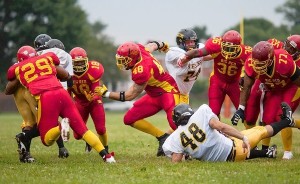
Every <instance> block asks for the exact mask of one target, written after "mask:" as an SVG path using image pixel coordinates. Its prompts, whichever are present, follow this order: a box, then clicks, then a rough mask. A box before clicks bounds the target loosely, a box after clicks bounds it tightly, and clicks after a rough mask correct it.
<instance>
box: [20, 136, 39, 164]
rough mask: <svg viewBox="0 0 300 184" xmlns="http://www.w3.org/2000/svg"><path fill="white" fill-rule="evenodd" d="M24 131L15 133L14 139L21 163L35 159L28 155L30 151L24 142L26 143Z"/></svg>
mask: <svg viewBox="0 0 300 184" xmlns="http://www.w3.org/2000/svg"><path fill="white" fill-rule="evenodd" d="M24 136H25V134H24V132H21V133H19V134H17V135H16V141H17V144H18V153H19V160H20V162H23V163H32V162H34V161H35V159H34V158H33V157H32V156H31V155H30V153H29V152H28V151H27V149H26V146H25V145H26V144H27V145H28V144H29V143H27V142H26V141H25V140H24V139H25V137H24Z"/></svg>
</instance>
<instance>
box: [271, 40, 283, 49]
mask: <svg viewBox="0 0 300 184" xmlns="http://www.w3.org/2000/svg"><path fill="white" fill-rule="evenodd" d="M268 42H269V43H271V44H272V45H273V47H274V49H282V47H283V42H282V41H279V40H277V39H276V38H271V39H269V40H268Z"/></svg>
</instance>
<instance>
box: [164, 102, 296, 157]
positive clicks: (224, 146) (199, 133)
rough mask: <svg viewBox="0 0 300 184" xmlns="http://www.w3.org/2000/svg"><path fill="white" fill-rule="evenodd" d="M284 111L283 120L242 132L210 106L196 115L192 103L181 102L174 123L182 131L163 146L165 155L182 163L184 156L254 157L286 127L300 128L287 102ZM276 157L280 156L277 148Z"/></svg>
mask: <svg viewBox="0 0 300 184" xmlns="http://www.w3.org/2000/svg"><path fill="white" fill-rule="evenodd" d="M281 109H282V116H281V121H279V122H275V123H273V124H271V125H266V126H256V127H253V128H251V129H247V130H244V131H241V132H240V131H238V130H237V129H235V128H233V127H232V126H230V125H227V124H225V123H222V122H220V121H219V119H218V116H217V115H215V114H214V113H213V112H212V110H211V109H210V107H209V106H208V105H206V104H204V105H201V106H200V107H199V109H198V110H197V111H196V112H194V111H193V110H192V108H191V107H190V106H189V105H188V104H184V103H181V104H179V105H177V106H175V108H174V110H173V121H174V123H175V124H176V125H177V126H178V128H177V129H176V130H175V131H174V132H173V133H172V134H171V135H170V136H169V137H168V138H167V140H166V141H165V143H164V144H163V150H164V153H165V155H166V156H168V157H171V159H172V162H180V161H181V160H182V159H183V158H184V155H189V156H190V157H191V158H194V159H198V160H202V161H212V162H214V161H243V160H246V159H250V158H253V157H251V152H250V150H251V149H253V148H254V147H255V146H256V145H257V144H258V143H259V142H260V141H261V140H262V139H264V138H268V137H272V136H274V135H276V134H277V133H278V132H279V131H281V130H282V129H283V128H286V127H295V128H299V127H300V121H299V123H298V121H294V120H293V118H292V110H291V108H290V107H289V105H288V104H287V103H285V102H283V103H282V104H281ZM273 154H274V155H276V149H275V150H273Z"/></svg>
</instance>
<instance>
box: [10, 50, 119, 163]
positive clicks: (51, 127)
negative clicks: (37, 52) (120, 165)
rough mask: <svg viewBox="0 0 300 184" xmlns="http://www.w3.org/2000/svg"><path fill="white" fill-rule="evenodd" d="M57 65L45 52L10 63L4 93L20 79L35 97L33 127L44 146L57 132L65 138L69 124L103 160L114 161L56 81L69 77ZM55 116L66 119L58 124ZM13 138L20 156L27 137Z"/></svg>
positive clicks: (24, 148) (67, 134)
mask: <svg viewBox="0 0 300 184" xmlns="http://www.w3.org/2000/svg"><path fill="white" fill-rule="evenodd" d="M58 65H59V59H58V57H57V56H56V55H55V54H54V53H52V52H49V53H46V54H43V55H41V56H35V57H31V58H28V59H27V60H25V61H23V62H20V63H18V64H15V65H13V66H11V67H10V68H9V70H8V73H7V79H8V80H9V82H8V84H7V85H8V87H7V92H8V93H12V92H13V89H15V86H16V85H18V82H20V83H21V84H22V85H24V86H25V87H26V88H28V89H29V91H30V93H31V94H32V95H33V96H34V97H35V98H36V100H37V101H38V113H37V120H38V121H37V126H38V130H39V132H40V137H41V141H42V143H43V144H44V145H45V146H51V145H52V144H53V143H54V142H55V141H56V140H57V139H58V138H59V136H60V135H61V136H62V137H63V139H64V140H68V138H69V126H71V128H72V129H73V131H74V132H76V134H78V136H80V137H82V138H83V140H85V141H86V142H87V143H88V144H89V145H91V146H92V147H93V148H94V149H95V150H96V151H97V152H98V153H99V154H100V155H101V157H102V158H103V159H104V161H106V162H109V163H112V162H115V159H114V157H113V153H112V154H109V153H108V152H107V151H106V150H105V148H104V146H103V145H102V143H101V141H100V140H99V138H98V137H97V136H96V135H95V134H94V133H93V132H91V131H90V130H88V128H87V127H86V125H85V124H84V121H83V120H82V118H81V116H80V114H79V112H78V110H77V108H76V106H75V104H74V103H73V100H72V98H71V97H70V96H69V94H68V92H67V91H66V90H65V89H64V88H63V86H62V85H61V83H60V82H59V80H57V77H58V78H59V79H61V80H67V79H70V78H71V76H70V74H69V73H68V72H67V71H66V70H64V69H63V68H62V67H60V66H58ZM56 76H57V77H56ZM66 107H68V108H66ZM59 116H61V117H67V118H66V119H65V121H62V122H61V123H60V124H58V117H59ZM16 138H17V141H18V147H19V150H20V155H24V153H26V152H27V149H28V148H27V145H28V140H30V139H28V137H27V134H26V133H20V134H18V135H17V137H16Z"/></svg>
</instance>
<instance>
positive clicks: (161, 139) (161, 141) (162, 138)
mask: <svg viewBox="0 0 300 184" xmlns="http://www.w3.org/2000/svg"><path fill="white" fill-rule="evenodd" d="M169 136H170V134H167V133H165V134H164V135H162V136H160V137H158V138H157V140H158V149H157V153H156V156H158V157H160V156H165V153H164V150H163V148H162V146H163V144H164V142H165V141H166V139H167V138H168V137H169Z"/></svg>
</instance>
